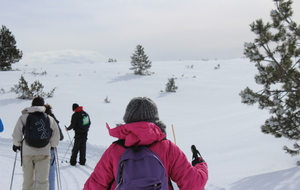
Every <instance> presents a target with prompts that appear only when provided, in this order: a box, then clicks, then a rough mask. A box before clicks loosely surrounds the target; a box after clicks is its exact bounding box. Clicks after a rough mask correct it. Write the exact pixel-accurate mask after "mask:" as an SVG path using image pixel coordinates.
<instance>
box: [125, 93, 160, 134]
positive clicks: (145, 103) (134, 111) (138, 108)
mask: <svg viewBox="0 0 300 190" xmlns="http://www.w3.org/2000/svg"><path fill="white" fill-rule="evenodd" d="M123 120H124V122H125V123H133V122H138V121H148V122H152V123H154V124H156V125H157V126H158V127H160V128H161V130H162V131H163V132H164V133H166V130H165V129H166V126H165V124H164V123H163V122H161V121H159V117H158V111H157V107H156V104H155V103H154V102H153V101H152V100H151V99H150V98H147V97H136V98H133V99H132V100H131V101H130V102H129V104H128V105H127V108H126V111H125V114H124V117H123Z"/></svg>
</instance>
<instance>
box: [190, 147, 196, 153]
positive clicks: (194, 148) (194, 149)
mask: <svg viewBox="0 0 300 190" xmlns="http://www.w3.org/2000/svg"><path fill="white" fill-rule="evenodd" d="M191 149H192V153H194V152H197V149H196V146H195V145H192V146H191Z"/></svg>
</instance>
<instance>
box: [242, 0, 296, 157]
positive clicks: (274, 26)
mask: <svg viewBox="0 0 300 190" xmlns="http://www.w3.org/2000/svg"><path fill="white" fill-rule="evenodd" d="M274 2H275V4H276V9H275V10H272V11H271V13H270V16H271V18H272V22H271V23H269V22H267V23H266V24H264V22H263V21H262V19H259V20H256V21H255V22H253V23H252V24H251V25H250V27H251V31H252V32H254V33H255V34H256V38H255V39H254V42H250V43H245V49H244V54H245V56H246V57H247V58H249V59H250V61H251V62H254V63H256V64H255V66H256V67H257V69H258V74H257V75H256V76H255V81H256V83H257V84H259V85H262V89H261V90H260V91H258V92H254V91H253V90H251V89H250V88H249V87H247V88H246V89H244V90H243V91H242V92H241V93H240V96H241V97H242V102H243V103H245V104H248V105H253V104H255V103H258V104H259V108H260V109H267V110H269V113H270V115H271V116H270V118H269V119H267V120H266V121H265V123H264V124H263V125H262V126H261V131H262V132H263V133H266V134H271V135H274V136H275V137H276V138H281V137H284V138H287V139H290V140H295V144H294V148H293V149H291V148H288V147H287V146H284V148H283V149H284V150H285V151H286V152H287V153H289V154H291V155H296V154H299V153H300V146H299V145H298V143H297V141H299V140H300V127H299V126H300V72H299V70H300V68H299V63H300V59H299V56H300V48H299V39H300V26H299V25H297V24H296V23H295V22H294V21H293V20H292V18H291V17H292V15H293V11H292V3H293V2H292V1H291V0H274Z"/></svg>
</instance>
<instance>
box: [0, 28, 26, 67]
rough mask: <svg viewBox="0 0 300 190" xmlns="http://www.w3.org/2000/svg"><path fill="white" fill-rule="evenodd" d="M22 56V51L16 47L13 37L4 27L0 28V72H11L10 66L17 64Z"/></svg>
mask: <svg viewBox="0 0 300 190" xmlns="http://www.w3.org/2000/svg"><path fill="white" fill-rule="evenodd" d="M22 55H23V54H22V51H20V50H18V49H17V47H16V40H15V37H14V35H12V34H11V32H10V31H9V30H8V29H7V28H6V27H5V26H2V28H1V31H0V70H3V71H8V70H11V64H13V63H16V62H18V61H19V60H20V59H21V58H22Z"/></svg>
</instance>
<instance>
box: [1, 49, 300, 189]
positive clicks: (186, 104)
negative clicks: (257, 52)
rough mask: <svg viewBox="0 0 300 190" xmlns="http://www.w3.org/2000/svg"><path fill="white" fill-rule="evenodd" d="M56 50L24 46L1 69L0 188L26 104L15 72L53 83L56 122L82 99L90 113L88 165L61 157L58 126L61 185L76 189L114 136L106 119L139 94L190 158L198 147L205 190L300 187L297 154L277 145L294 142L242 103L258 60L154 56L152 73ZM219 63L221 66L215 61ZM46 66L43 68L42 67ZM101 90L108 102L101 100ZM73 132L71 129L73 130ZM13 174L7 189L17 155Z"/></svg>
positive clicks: (18, 173) (17, 177) (18, 180)
mask: <svg viewBox="0 0 300 190" xmlns="http://www.w3.org/2000/svg"><path fill="white" fill-rule="evenodd" d="M57 54H58V53H57V52H56V54H55V53H53V52H52V53H49V54H35V55H33V54H31V55H26V54H25V56H24V58H23V60H22V61H21V62H19V63H16V64H14V65H13V68H14V69H17V71H6V72H3V71H1V72H0V81H1V83H0V89H1V88H2V89H4V91H5V93H2V94H0V106H1V109H0V117H1V119H2V121H3V123H4V127H5V129H4V131H3V132H2V133H0V142H1V146H0V159H1V162H0V168H1V170H0V171H1V173H0V178H1V181H0V187H1V189H9V187H10V182H11V179H12V170H13V165H14V159H15V153H14V152H13V151H12V149H11V147H12V139H11V134H12V132H13V128H14V125H15V123H16V121H17V119H18V117H19V116H20V114H21V110H22V109H23V108H25V107H27V106H30V104H31V101H30V100H20V99H17V98H16V94H15V93H13V92H10V89H11V87H13V85H15V84H18V81H19V78H20V77H21V75H23V76H24V78H25V80H27V81H28V82H29V83H30V84H31V83H33V81H36V80H39V81H40V82H41V83H42V84H43V85H44V86H45V88H44V91H46V92H49V91H50V90H51V89H52V88H54V87H56V90H55V93H54V97H53V98H48V99H46V102H47V103H49V104H51V105H52V106H53V111H54V114H55V115H56V117H57V118H58V120H59V121H60V126H61V127H64V125H67V126H68V125H69V123H70V119H71V115H72V113H73V112H72V110H71V106H72V104H73V103H78V104H79V105H82V106H83V107H84V109H85V110H86V111H87V112H88V113H89V114H90V116H91V120H92V126H91V129H90V132H89V139H88V148H87V165H88V167H84V166H76V167H71V166H69V165H68V163H65V162H64V161H65V160H69V157H70V153H71V150H70V149H69V150H68V151H67V149H68V147H69V144H70V140H69V137H68V134H67V132H66V131H63V132H64V135H65V139H64V140H63V141H62V142H61V143H60V144H59V146H58V154H59V160H60V163H59V164H60V171H61V183H62V187H63V188H62V189H63V190H74V189H82V187H83V184H84V182H85V181H86V179H87V178H88V176H89V175H90V173H91V172H92V168H93V167H94V166H95V165H96V163H97V161H98V160H99V158H100V156H101V154H102V153H103V151H104V150H105V148H106V147H107V146H108V145H110V144H111V142H112V141H114V140H115V139H114V138H112V137H109V135H108V133H107V130H106V128H105V123H106V122H108V123H109V124H110V125H111V126H115V124H117V123H120V122H122V118H123V114H124V111H125V108H126V105H127V104H128V102H129V101H130V99H131V98H133V97H137V96H147V97H150V98H151V99H153V100H154V101H155V102H156V104H157V106H158V110H159V115H160V118H161V120H162V121H163V122H165V124H166V125H167V126H168V130H167V133H168V134H167V135H168V139H170V140H172V141H174V136H173V133H172V127H171V126H172V125H173V126H174V130H175V134H176V143H177V145H178V146H179V147H180V148H181V149H182V150H183V151H184V152H185V153H186V155H187V157H188V159H189V160H190V159H191V152H190V146H191V145H192V144H195V145H196V146H197V148H198V149H199V150H200V152H201V154H202V155H203V157H204V159H205V160H206V161H207V163H208V166H209V181H208V183H207V185H206V190H221V189H222V190H250V189H253V190H275V189H277V190H283V189H284V190H287V189H300V181H299V176H300V171H299V167H297V166H296V161H297V160H298V159H299V157H291V156H289V155H287V154H285V153H284V151H283V150H282V147H283V146H284V145H288V146H291V145H292V144H293V142H291V141H288V140H286V139H275V138H274V137H273V136H271V135H265V134H263V133H261V131H260V125H261V124H263V123H264V120H265V119H267V118H268V117H269V114H268V112H267V111H262V110H259V109H258V108H257V105H255V106H246V105H244V104H242V103H241V98H240V96H239V92H240V91H241V90H243V89H244V88H245V87H246V86H249V87H250V88H252V89H255V90H259V89H260V87H259V86H258V85H256V84H255V82H254V75H255V74H256V72H257V71H256V68H255V66H254V64H253V63H250V62H249V61H248V60H247V59H242V58H240V59H234V60H211V61H200V60H197V61H164V62H153V63H152V67H151V69H150V71H151V72H154V73H153V74H152V75H150V76H136V75H133V74H132V71H131V70H129V68H130V67H131V65H130V62H116V63H107V62H105V61H106V60H107V59H106V58H101V56H99V57H97V56H96V55H95V54H93V55H92V56H88V53H86V54H84V53H83V54H80V56H78V55H77V56H76V59H75V58H74V57H72V54H67V55H57ZM54 55H55V56H54ZM53 56H54V57H56V59H55V58H53ZM87 57H88V58H87ZM91 57H92V58H91ZM57 58H59V59H57ZM93 58H94V60H93ZM95 59H96V60H95ZM104 59H105V60H104ZM72 60H73V61H72ZM218 64H220V69H214V68H215V67H216V66H217V65H218ZM191 66H193V67H191ZM44 71H46V72H47V74H46V75H41V73H42V72H44ZM33 73H36V74H33ZM168 78H176V80H175V83H176V85H177V86H178V90H177V92H176V93H166V92H163V91H164V90H165V85H166V83H167V82H168ZM106 97H108V99H109V100H110V101H111V102H110V103H105V102H104V99H105V98H106ZM73 134H74V133H73V132H72V131H71V132H69V135H70V136H71V137H73ZM61 162H63V163H61ZM13 182H14V184H13V188H12V189H21V184H22V169H21V167H20V156H19V155H18V157H17V162H16V169H15V173H14V177H13Z"/></svg>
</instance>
